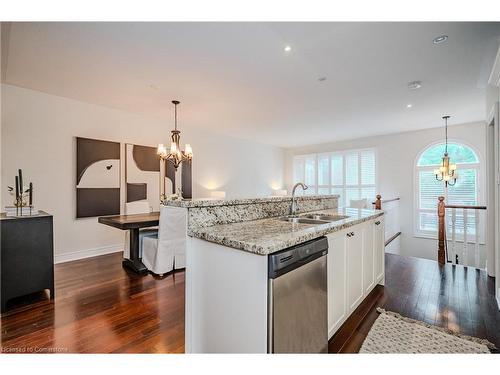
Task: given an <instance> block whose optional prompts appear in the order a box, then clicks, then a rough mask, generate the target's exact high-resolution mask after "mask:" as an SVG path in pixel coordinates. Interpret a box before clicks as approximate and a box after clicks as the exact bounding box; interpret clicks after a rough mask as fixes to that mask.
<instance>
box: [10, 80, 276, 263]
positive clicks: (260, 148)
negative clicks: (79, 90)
mask: <svg viewBox="0 0 500 375" xmlns="http://www.w3.org/2000/svg"><path fill="white" fill-rule="evenodd" d="M1 88H2V95H1V100H2V102H1V103H2V113H1V115H2V117H1V119H2V134H1V135H2V140H1V142H2V145H1V146H2V148H1V151H2V154H1V155H2V158H1V163H2V175H1V177H2V182H3V185H2V186H1V189H2V200H3V202H4V204H11V201H12V197H10V196H9V195H8V193H7V188H6V186H4V185H7V184H9V185H11V184H13V183H14V176H15V174H16V173H17V169H18V168H22V169H23V174H24V176H25V178H26V179H28V181H32V182H33V184H34V191H35V193H34V204H35V206H36V208H38V209H41V210H45V211H48V212H49V213H51V214H53V215H54V233H55V254H56V261H63V260H70V259H75V258H80V257H84V256H89V255H96V254H100V253H105V252H111V251H116V250H118V249H120V248H121V247H122V242H123V233H122V232H121V231H119V230H117V229H113V228H110V227H107V226H104V225H101V224H98V223H97V219H95V218H89V219H78V220H76V219H75V213H76V209H75V200H76V192H75V183H76V176H75V175H76V149H75V147H76V141H75V137H76V136H82V137H89V138H97V139H103V140H110V141H117V142H122V143H126V142H129V143H135V144H141V145H152V146H155V145H156V144H158V143H168V142H169V134H170V130H171V129H170V128H171V126H170V125H171V119H165V120H159V119H150V118H146V117H144V116H139V115H135V114H131V113H128V112H124V111H119V110H115V109H111V108H106V107H102V106H97V105H92V104H87V103H83V102H79V101H75V100H72V99H67V98H62V97H58V96H53V95H48V94H45V93H41V92H37V91H33V90H28V89H23V88H20V87H16V86H11V85H5V84H3V85H2V86H1ZM197 125H199V127H201V126H202V125H203V124H185V123H183V122H182V121H181V122H180V130H181V131H182V133H181V141H182V142H188V143H190V144H191V145H192V147H193V150H194V163H193V196H194V197H203V196H205V197H206V196H208V194H209V190H213V189H215V190H224V191H226V193H227V197H237V196H264V195H270V194H271V192H272V188H274V189H277V188H281V187H282V184H283V175H284V170H283V169H284V150H283V149H280V148H277V147H272V146H267V145H262V144H258V143H255V142H249V141H245V140H241V139H236V138H232V137H229V136H225V135H220V134H214V133H211V132H209V131H206V130H198V128H197V127H196V126H197ZM122 148H123V147H122ZM122 156H123V150H122ZM122 159H123V157H122ZM122 162H123V161H122ZM122 177H123V176H122ZM122 190H123V189H122Z"/></svg>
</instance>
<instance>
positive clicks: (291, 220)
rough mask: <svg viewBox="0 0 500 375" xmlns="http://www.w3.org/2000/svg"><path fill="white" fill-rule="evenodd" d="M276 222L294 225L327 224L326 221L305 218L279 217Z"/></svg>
mask: <svg viewBox="0 0 500 375" xmlns="http://www.w3.org/2000/svg"><path fill="white" fill-rule="evenodd" d="M278 220H281V221H288V222H289V223H294V224H316V225H319V224H328V221H325V220H316V219H311V218H306V217H286V216H285V217H280V218H279V219H278Z"/></svg>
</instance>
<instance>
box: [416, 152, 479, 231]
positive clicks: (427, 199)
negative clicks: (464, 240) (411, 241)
mask: <svg viewBox="0 0 500 375" xmlns="http://www.w3.org/2000/svg"><path fill="white" fill-rule="evenodd" d="M444 149H445V144H444V143H440V144H434V145H431V146H429V147H427V148H426V149H425V150H424V151H423V152H422V153H421V154H420V156H419V157H418V158H417V162H416V166H415V168H416V189H415V202H416V218H415V232H416V234H417V235H424V236H436V233H437V214H436V210H437V201H438V197H439V196H444V197H445V202H446V203H447V204H456V205H477V204H478V201H479V192H480V186H479V185H480V181H481V180H480V176H479V174H480V164H481V163H480V160H479V157H478V155H477V154H476V153H475V152H474V150H472V149H471V148H470V147H469V146H466V145H464V144H461V143H457V142H452V143H448V155H449V156H450V159H451V162H452V163H454V164H457V172H458V176H459V177H458V180H457V182H456V184H455V185H454V186H449V187H448V188H447V189H445V186H444V182H443V181H437V180H436V176H435V175H434V169H436V168H438V167H439V166H440V165H441V160H442V157H443V154H444ZM471 214H473V213H472V212H471ZM459 215H461V212H460V213H459V212H457V223H456V224H457V228H462V226H461V225H462V223H463V218H461V217H458V216H459ZM467 216H469V215H467ZM469 227H470V228H469ZM468 228H469V230H468V233H470V234H472V233H474V232H475V228H474V220H472V219H471V220H468Z"/></svg>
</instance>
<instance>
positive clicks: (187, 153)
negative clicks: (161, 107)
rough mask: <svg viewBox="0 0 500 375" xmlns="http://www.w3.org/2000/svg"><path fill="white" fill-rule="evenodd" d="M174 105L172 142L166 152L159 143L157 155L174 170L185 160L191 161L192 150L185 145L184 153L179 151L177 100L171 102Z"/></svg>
mask: <svg viewBox="0 0 500 375" xmlns="http://www.w3.org/2000/svg"><path fill="white" fill-rule="evenodd" d="M172 103H173V104H174V111H175V129H174V130H172V136H171V138H172V141H171V142H170V150H169V151H167V149H166V148H165V146H164V145H163V144H162V143H161V144H159V145H158V155H160V158H161V159H162V160H167V161H170V162H172V164H173V165H174V168H175V170H177V168H178V167H179V165H180V164H181V163H182V162H183V161H185V160H191V159H192V158H193V150H192V148H191V146H190V145H189V144H187V143H186V149H185V150H184V151H182V150H181V147H180V146H181V145H180V139H181V132H180V130H177V105H178V104H179V103H180V102H179V101H178V100H172Z"/></svg>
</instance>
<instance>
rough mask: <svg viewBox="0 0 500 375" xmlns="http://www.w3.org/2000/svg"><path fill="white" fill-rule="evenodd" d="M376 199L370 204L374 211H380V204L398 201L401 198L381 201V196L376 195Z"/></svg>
mask: <svg viewBox="0 0 500 375" xmlns="http://www.w3.org/2000/svg"><path fill="white" fill-rule="evenodd" d="M376 198H377V199H375V201H374V202H372V205H373V206H374V208H375V209H376V210H381V209H382V203H389V202H394V201H398V200H400V199H401V198H392V199H384V200H382V196H381V195H380V194H377V196H376Z"/></svg>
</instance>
